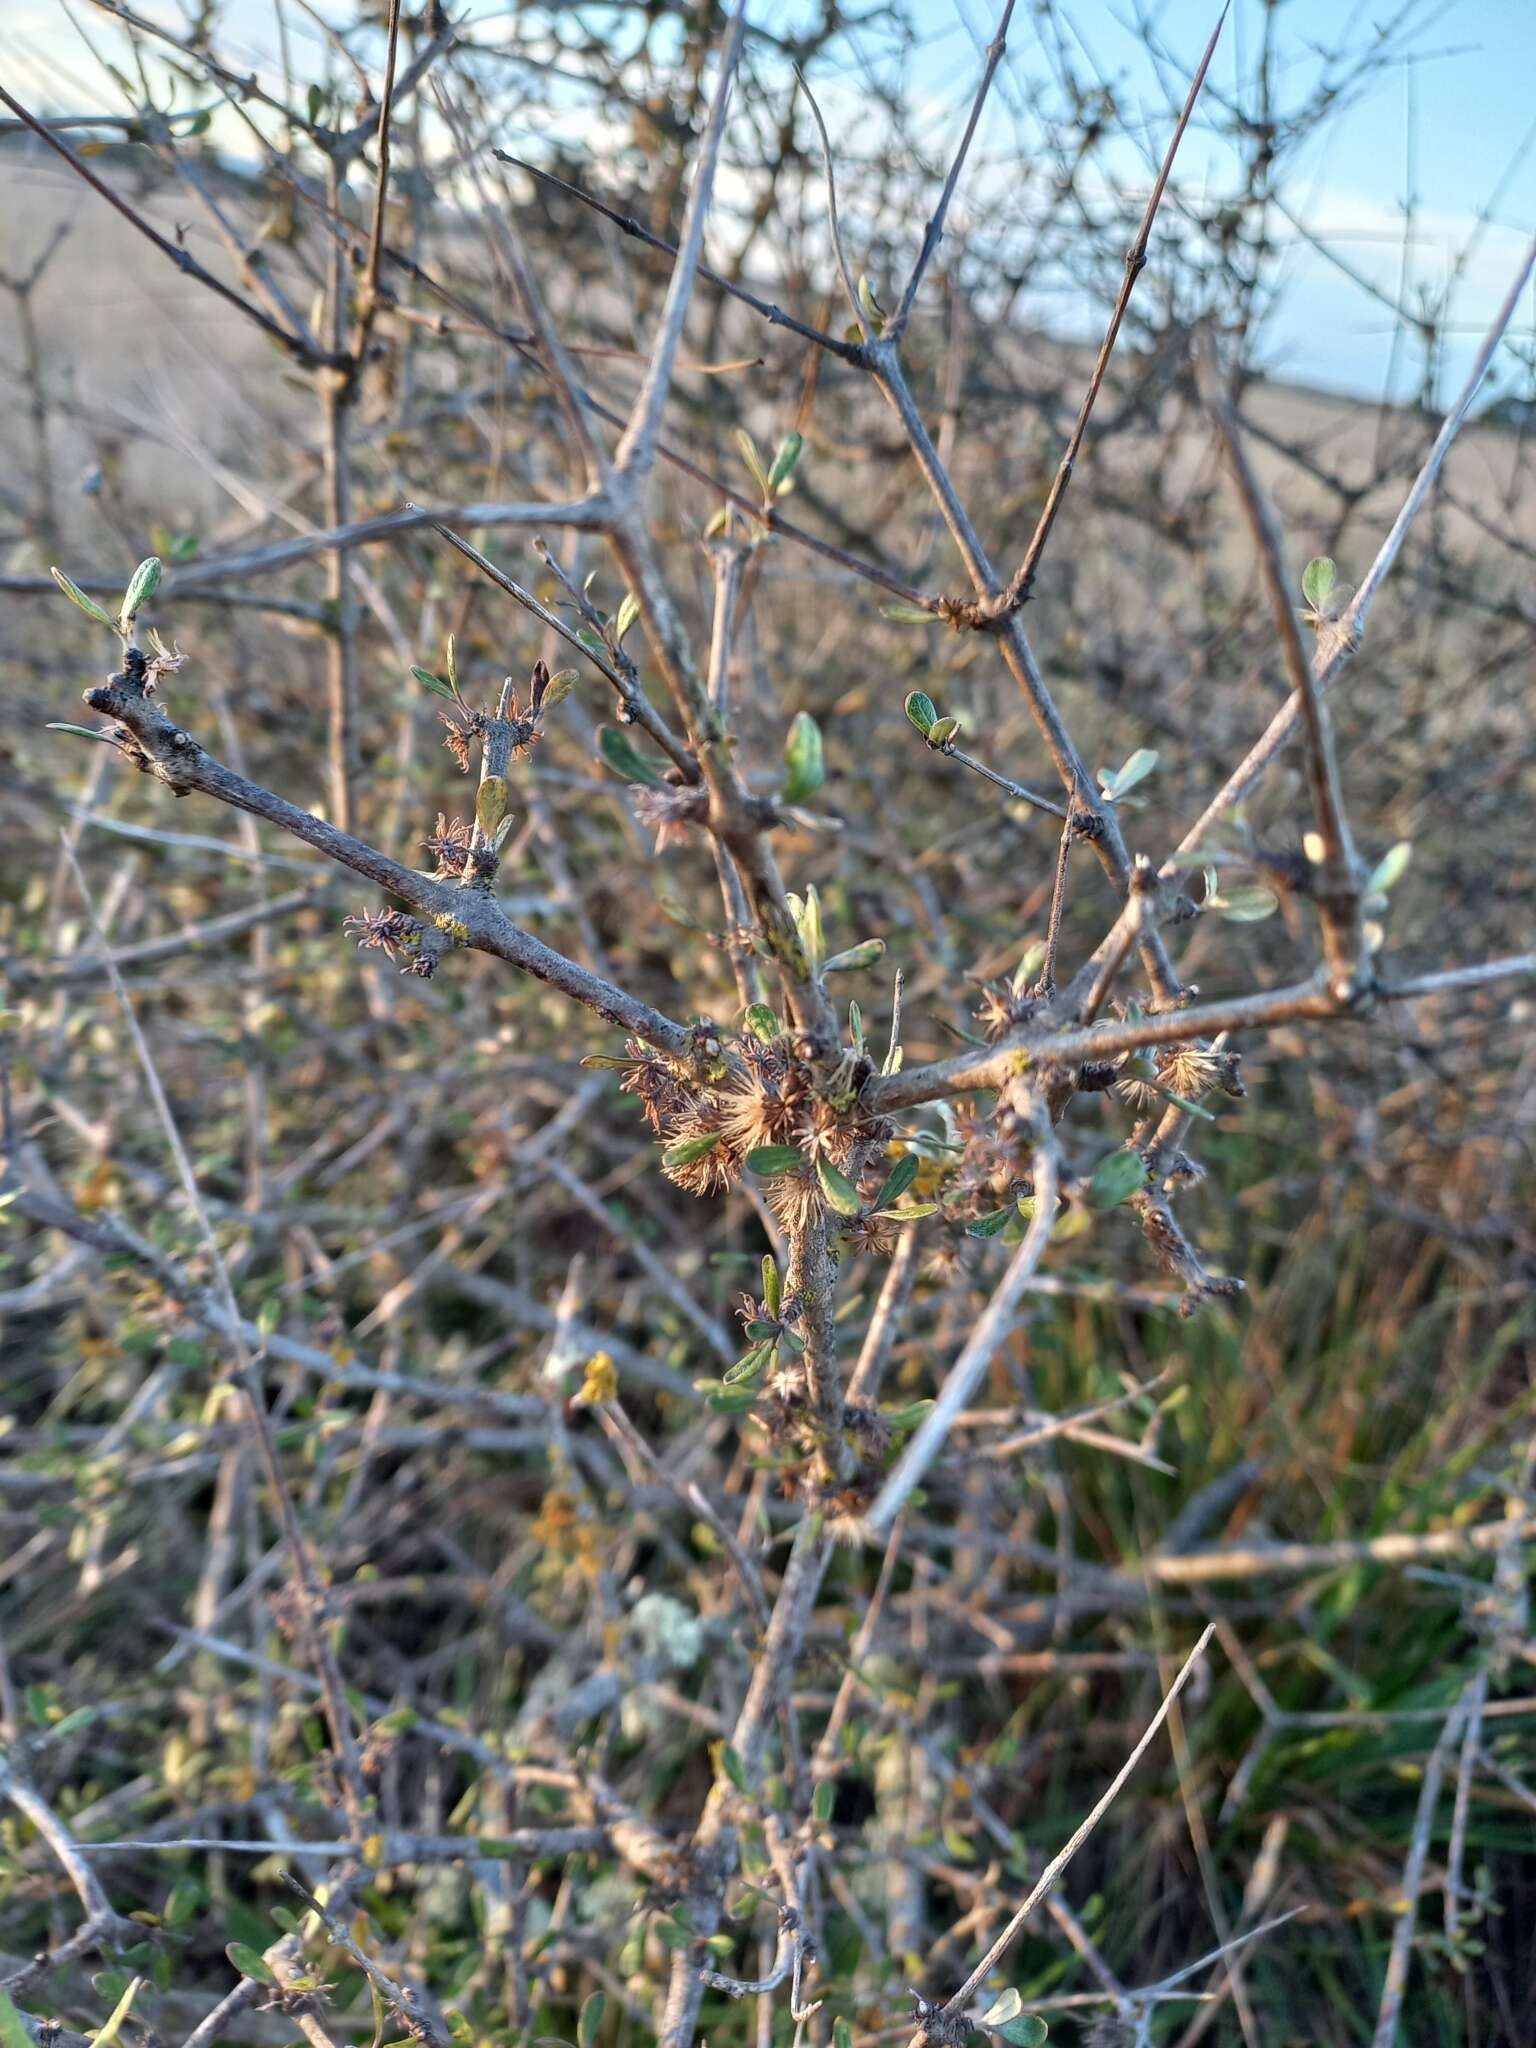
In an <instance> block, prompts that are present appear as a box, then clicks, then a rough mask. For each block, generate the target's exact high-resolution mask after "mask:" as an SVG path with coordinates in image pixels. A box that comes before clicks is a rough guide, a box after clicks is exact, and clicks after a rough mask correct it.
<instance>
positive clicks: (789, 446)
mask: <svg viewBox="0 0 1536 2048" xmlns="http://www.w3.org/2000/svg"><path fill="white" fill-rule="evenodd" d="M804 446H805V436H804V435H803V434H786V435H785V436H784V438H783V440H782V441H781V442H780V443H779V445H778V449H777V452H776V453H775V455H774V458H773V467H772V469H770V470H769V472H768V489H769V491H770V492H771V493H772V495H773V496H774V497H775V498H782V497H783V495H784V487H785V485H786V484H787V483H788V482H789V480H790V478H791V477H792V476H793V475H794V473H795V464H796V463H797V462H798V461H799V460H800V451H801V449H802V448H803V447H804Z"/></svg>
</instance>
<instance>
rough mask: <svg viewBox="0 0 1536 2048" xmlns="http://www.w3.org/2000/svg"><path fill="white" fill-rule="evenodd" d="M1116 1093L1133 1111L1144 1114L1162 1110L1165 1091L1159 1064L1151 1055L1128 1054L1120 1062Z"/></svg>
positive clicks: (1142, 1053)
mask: <svg viewBox="0 0 1536 2048" xmlns="http://www.w3.org/2000/svg"><path fill="white" fill-rule="evenodd" d="M1115 1093H1116V1094H1117V1095H1118V1096H1119V1097H1120V1099H1121V1100H1122V1102H1128V1103H1129V1104H1130V1105H1131V1107H1132V1108H1133V1109H1137V1110H1141V1111H1143V1112H1146V1111H1149V1110H1154V1109H1160V1108H1161V1107H1162V1104H1163V1091H1162V1088H1161V1086H1160V1077H1159V1075H1158V1071H1157V1062H1156V1061H1155V1060H1154V1059H1153V1058H1152V1055H1151V1054H1150V1053H1146V1052H1128V1053H1127V1054H1126V1056H1125V1058H1124V1059H1123V1060H1122V1061H1121V1062H1120V1074H1119V1078H1118V1080H1117V1081H1116V1082H1115Z"/></svg>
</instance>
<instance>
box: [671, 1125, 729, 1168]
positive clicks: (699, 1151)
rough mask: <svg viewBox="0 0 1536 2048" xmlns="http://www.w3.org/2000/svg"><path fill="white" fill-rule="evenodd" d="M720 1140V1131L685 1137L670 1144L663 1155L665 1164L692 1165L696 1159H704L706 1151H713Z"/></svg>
mask: <svg viewBox="0 0 1536 2048" xmlns="http://www.w3.org/2000/svg"><path fill="white" fill-rule="evenodd" d="M719 1142H720V1133H719V1132H718V1131H704V1132H702V1133H701V1134H700V1135H699V1136H698V1137H697V1138H683V1139H680V1140H679V1142H678V1143H677V1144H675V1145H669V1146H668V1147H667V1149H666V1151H665V1152H663V1153H662V1155H661V1163H662V1165H663V1166H691V1165H692V1164H693V1162H694V1160H695V1159H702V1158H703V1157H704V1155H705V1153H706V1152H713V1151H714V1149H715V1147H716V1146H717V1145H718V1144H719Z"/></svg>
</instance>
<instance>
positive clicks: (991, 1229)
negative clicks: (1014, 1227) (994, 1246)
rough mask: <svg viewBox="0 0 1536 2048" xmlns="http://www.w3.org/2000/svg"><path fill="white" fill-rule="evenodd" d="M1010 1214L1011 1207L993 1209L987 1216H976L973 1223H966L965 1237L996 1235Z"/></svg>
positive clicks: (1011, 1212)
mask: <svg viewBox="0 0 1536 2048" xmlns="http://www.w3.org/2000/svg"><path fill="white" fill-rule="evenodd" d="M1012 1214H1013V1211H1012V1209H994V1210H993V1211H992V1213H991V1214H990V1215H989V1216H978V1217H977V1218H976V1220H975V1222H974V1223H967V1225H966V1226H965V1234H966V1236H967V1237H996V1236H997V1234H998V1232H999V1231H1000V1230H1001V1229H1002V1227H1003V1225H1004V1224H1005V1223H1006V1222H1007V1221H1008V1219H1009V1217H1010V1216H1011V1215H1012Z"/></svg>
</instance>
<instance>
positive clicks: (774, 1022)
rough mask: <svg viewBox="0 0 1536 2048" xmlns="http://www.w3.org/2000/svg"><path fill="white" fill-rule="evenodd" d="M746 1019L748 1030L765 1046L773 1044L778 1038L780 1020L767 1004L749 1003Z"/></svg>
mask: <svg viewBox="0 0 1536 2048" xmlns="http://www.w3.org/2000/svg"><path fill="white" fill-rule="evenodd" d="M745 1018H746V1026H747V1029H748V1030H749V1031H750V1032H751V1034H752V1036H753V1037H754V1038H760V1039H761V1040H762V1041H763V1043H764V1045H768V1044H771V1043H772V1041H773V1040H774V1039H775V1038H777V1037H778V1035H779V1020H778V1018H777V1017H776V1016H775V1015H774V1013H773V1011H772V1010H770V1009H769V1007H768V1005H767V1004H766V1003H748V1005H747V1008H746V1012H745Z"/></svg>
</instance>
